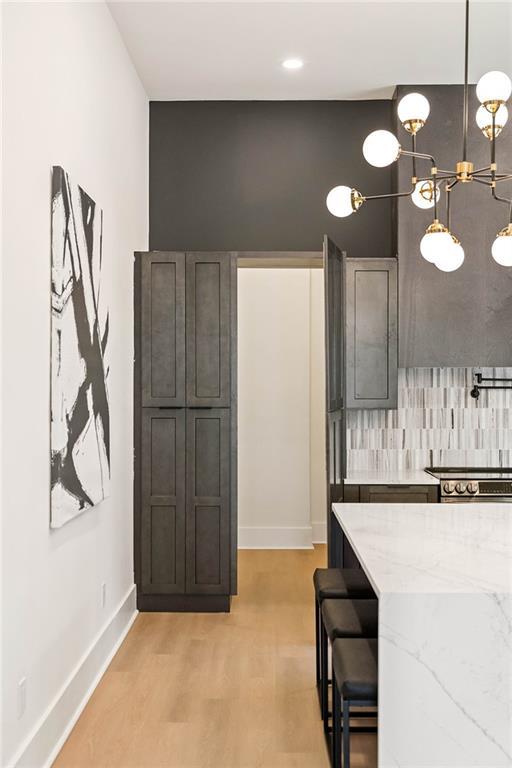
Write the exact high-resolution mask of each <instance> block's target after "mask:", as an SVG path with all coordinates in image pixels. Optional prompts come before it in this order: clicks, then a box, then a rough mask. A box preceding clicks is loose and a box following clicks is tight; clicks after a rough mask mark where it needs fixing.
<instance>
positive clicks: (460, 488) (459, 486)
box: [455, 483, 466, 493]
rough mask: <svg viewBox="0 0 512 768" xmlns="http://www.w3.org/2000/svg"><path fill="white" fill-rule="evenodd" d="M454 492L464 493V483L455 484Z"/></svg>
mask: <svg viewBox="0 0 512 768" xmlns="http://www.w3.org/2000/svg"><path fill="white" fill-rule="evenodd" d="M455 490H456V491H457V493H464V491H465V490H466V485H465V484H464V483H457V485H456V486H455Z"/></svg>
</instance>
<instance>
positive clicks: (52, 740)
mask: <svg viewBox="0 0 512 768" xmlns="http://www.w3.org/2000/svg"><path fill="white" fill-rule="evenodd" d="M136 605H137V603H136V591H135V585H132V586H131V587H130V589H129V590H128V592H127V593H126V595H125V596H124V598H123V599H122V600H121V602H120V603H119V605H118V607H117V609H116V610H115V611H114V613H113V614H112V616H111V617H110V619H109V620H108V621H107V622H106V624H105V625H104V626H103V628H102V629H101V630H100V632H99V633H98V635H97V636H96V637H95V639H94V640H93V642H92V643H91V645H90V646H89V649H88V650H87V651H86V652H85V653H84V655H83V656H82V658H81V659H80V661H79V662H78V664H77V665H76V667H75V669H74V670H73V672H72V673H71V674H70V675H69V677H68V679H67V680H66V682H65V683H64V685H63V686H62V688H61V689H60V691H59V692H58V694H57V695H56V696H55V698H54V699H53V701H52V702H51V703H50V705H49V706H48V707H47V709H46V711H45V712H44V713H43V715H42V717H41V718H40V719H39V720H38V722H37V723H36V725H35V727H34V728H33V729H32V731H31V732H30V733H29V735H28V737H27V738H26V739H25V741H24V743H23V744H22V745H21V747H20V748H19V749H18V751H17V752H16V754H15V755H14V757H13V758H12V759H11V760H10V761H9V764H8V768H49V767H50V766H51V765H52V763H53V762H54V760H55V758H56V757H57V755H58V753H59V752H60V750H61V749H62V746H63V744H64V742H65V741H66V739H67V737H68V736H69V734H70V732H71V730H72V728H73V726H74V725H75V723H76V721H77V720H78V718H79V717H80V715H81V713H82V711H83V709H84V707H85V705H86V704H87V702H88V701H89V699H90V697H91V696H92V694H93V692H94V689H95V688H96V686H97V685H98V683H99V681H100V680H101V678H102V677H103V674H104V673H105V671H106V669H107V667H108V665H109V664H110V662H111V661H112V658H113V657H114V655H115V653H116V651H117V650H118V648H119V646H120V645H121V643H122V642H123V640H124V638H125V637H126V635H127V634H128V630H129V629H130V627H131V626H132V624H133V622H134V621H135V618H136V616H137V608H136ZM6 768H7V767H6Z"/></svg>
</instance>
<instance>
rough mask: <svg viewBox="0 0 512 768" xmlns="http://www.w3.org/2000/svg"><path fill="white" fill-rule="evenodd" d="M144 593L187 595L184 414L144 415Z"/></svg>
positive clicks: (149, 412) (152, 412)
mask: <svg viewBox="0 0 512 768" xmlns="http://www.w3.org/2000/svg"><path fill="white" fill-rule="evenodd" d="M141 464H142V467H141V469H142V526H141V547H142V589H143V591H144V593H146V594H161V593H180V592H184V591H185V411H183V410H171V409H169V410H164V409H162V410H160V409H153V408H151V409H150V408H145V409H144V411H143V415H142V457H141Z"/></svg>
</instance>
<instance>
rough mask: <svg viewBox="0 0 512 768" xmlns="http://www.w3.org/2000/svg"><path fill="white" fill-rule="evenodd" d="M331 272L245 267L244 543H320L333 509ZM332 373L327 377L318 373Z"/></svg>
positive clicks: (241, 356)
mask: <svg viewBox="0 0 512 768" xmlns="http://www.w3.org/2000/svg"><path fill="white" fill-rule="evenodd" d="M322 278H323V273H322V272H321V271H320V270H309V269H240V270H239V271H238V361H239V362H238V396H239V414H238V515H239V546H240V547H242V548H243V547H264V548H267V547H292V548H295V547H310V546H311V544H312V541H313V540H317V539H316V538H315V535H314V533H313V530H315V534H316V535H318V532H319V531H320V534H319V535H320V540H321V536H322V532H323V529H322V528H321V526H320V528H319V527H318V526H316V528H315V529H313V526H312V523H313V522H316V521H317V520H321V521H322V522H323V520H322V512H321V510H322V508H323V510H325V472H324V469H323V467H324V455H325V443H324V440H323V437H322V435H323V434H324V433H325V426H324V402H325V393H324V390H323V386H322V382H323V285H322ZM319 366H320V367H321V368H322V370H321V371H319V369H318V367H319Z"/></svg>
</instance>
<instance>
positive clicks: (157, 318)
mask: <svg viewBox="0 0 512 768" xmlns="http://www.w3.org/2000/svg"><path fill="white" fill-rule="evenodd" d="M141 282H142V285H141V292H140V296H141V326H142V328H141V354H142V361H141V389H142V405H143V406H159V407H161V406H164V407H167V408H173V407H181V406H184V405H185V254H183V253H163V252H162V253H160V252H158V251H157V252H152V253H147V254H144V258H143V259H142V260H141Z"/></svg>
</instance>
